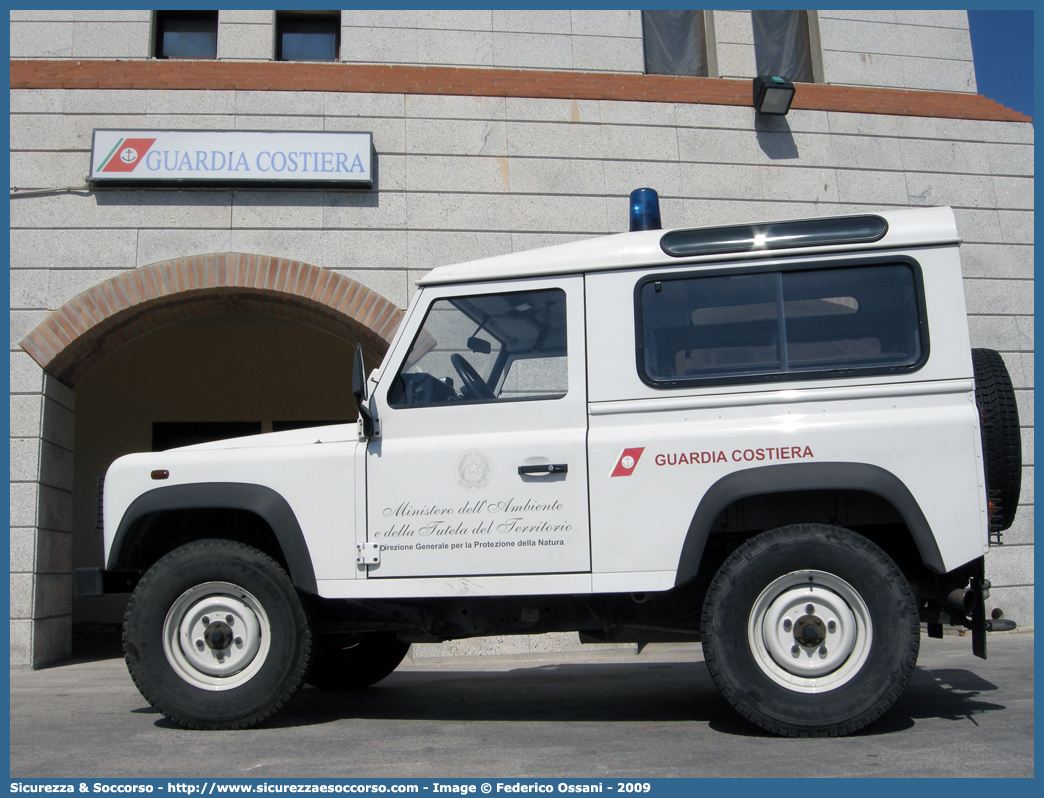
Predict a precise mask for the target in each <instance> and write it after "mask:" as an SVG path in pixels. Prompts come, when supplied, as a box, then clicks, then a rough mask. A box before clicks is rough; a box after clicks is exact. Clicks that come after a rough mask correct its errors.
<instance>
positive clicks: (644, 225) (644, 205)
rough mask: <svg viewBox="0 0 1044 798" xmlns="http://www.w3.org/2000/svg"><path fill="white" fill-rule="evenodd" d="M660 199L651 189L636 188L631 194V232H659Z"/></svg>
mask: <svg viewBox="0 0 1044 798" xmlns="http://www.w3.org/2000/svg"><path fill="white" fill-rule="evenodd" d="M660 227H661V225H660V198H659V196H657V194H656V191H655V190H654V189H651V188H636V189H635V190H634V191H632V192H631V232H632V233H633V232H635V231H636V230H659V229H660Z"/></svg>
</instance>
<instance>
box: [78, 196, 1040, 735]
mask: <svg viewBox="0 0 1044 798" xmlns="http://www.w3.org/2000/svg"><path fill="white" fill-rule="evenodd" d="M650 202H652V203H653V204H648V203H650ZM654 203H655V192H652V191H651V190H649V189H639V190H638V191H637V192H635V194H634V195H632V212H633V216H632V232H628V233H623V234H620V235H611V236H606V237H603V238H599V239H593V240H585V241H579V242H576V243H571V244H565V245H562V246H554V247H550V248H547V249H541V250H536V251H532V252H522V253H513V254H509V255H504V256H502V257H495V258H489V259H486V260H482V261H477V262H474V263H466V264H461V265H454V266H445V267H441V268H437V269H435V270H433V271H432V272H431V273H429V274H428V275H427V276H425V277H424V278H423V279H422V280H421V281H420V290H419V291H418V293H417V295H416V298H415V300H414V301H413V303H412V305H411V307H410V309H409V311H408V312H407V313H406V315H405V317H404V319H403V322H402V324H401V326H400V328H399V330H398V332H397V334H396V336H395V339H394V340H393V341H392V342H391V346H390V348H389V349H388V353H387V356H386V357H385V358H384V362H383V363H382V364H381V365H380V366H379V367H378V368H377V369H375V370H374V371H373V372H372V373H370V374H369V375H368V376H366V374H365V372H364V368H363V364H362V362H361V350H357V353H356V363H355V364H354V372H353V391H354V393H355V397H356V399H357V404H358V408H359V420H358V422H357V424H354V425H353V424H344V425H338V426H328V427H319V428H312V429H304V430H297V431H291V432H280V433H274V434H267V435H257V436H254V437H247V438H240V439H236V440H226V441H220V442H217V443H208V444H201V445H197V446H188V447H184V448H181V449H173V450H169V451H162V452H153V453H148V454H134V455H130V456H127V457H121V458H120V459H118V460H117V461H116V462H115V463H113V464H112V466H111V467H110V468H109V470H108V474H107V476H106V478H105V483H104V540H105V568H104V569H82V570H78V571H77V573H76V579H75V581H76V584H77V592H78V593H79V594H81V595H96V594H99V593H102V592H119V591H122V592H127V591H130V590H132V591H133V593H132V595H131V597H130V602H129V605H128V607H127V613H126V619H125V625H124V650H125V655H126V660H127V665H128V667H129V669H130V672H131V675H132V677H133V679H134V682H135V683H136V684H137V686H138V688H139V689H140V690H141V693H142V695H144V697H145V698H146V699H148V701H149V702H150V703H152V704H153V705H154V706H156V707H157V708H158V709H159V710H160V711H161V712H163V714H165V715H166V716H167V717H168V718H170V719H171V720H173V721H174V722H176V723H179V724H181V725H183V726H188V727H193V728H208V729H226V728H242V727H246V726H251V725H253V724H256V723H258V722H260V721H262V720H264V719H265V718H267V717H269V716H270V715H272V714H273V713H274V712H276V711H277V710H278V709H279V708H280V707H281V706H282V705H283V704H284V703H285V702H286V701H287V700H288V699H290V697H291V696H293V695H294V694H295V692H296V691H297V690H298V689H299V688H300V687H301V686H302V685H303V684H305V683H306V682H308V683H311V684H313V685H315V686H317V687H321V688H359V687H364V686H366V685H369V684H372V683H374V682H376V681H378V680H380V679H382V678H384V677H385V676H387V675H388V674H390V673H391V672H392V671H393V670H394V669H395V667H396V666H397V665H398V663H399V662H400V661H401V660H402V659H403V657H404V656H405V654H406V651H407V649H408V647H409V645H410V643H413V642H435V641H444V640H450V639H454V638H465V637H472V636H480V635H507V634H535V633H542V632H550V631H578V632H579V633H580V635H581V639H582V640H584V641H585V642H612V641H628V642H637V643H640V644H644V643H648V642H657V641H686V640H688V641H701V642H702V645H703V652H704V657H705V660H706V663H707V667H708V668H709V670H710V674H711V676H712V677H713V679H714V681H715V683H716V684H717V686H718V687H719V689H720V690H721V691H722V693H723V694H724V695H725V697H726V698H727V699H728V700H729V701H730V702H731V703H732V704H733V705H734V706H735V708H736V709H737V710H738V711H739V712H740V713H742V714H743V715H744V716H745V717H747V718H749V719H750V720H751V721H753V722H754V723H756V724H758V725H759V726H761V727H763V728H765V729H769V730H771V731H774V732H777V733H780V734H784V735H838V734H845V733H847V732H851V731H853V730H855V729H859V728H861V727H863V726H865V725H866V724H868V723H870V722H871V721H873V720H874V719H876V718H877V717H879V716H880V715H881V714H882V713H883V712H884V711H885V710H886V709H888V707H889V706H891V704H892V703H893V702H894V701H895V700H896V698H897V697H898V695H899V693H900V691H901V690H902V688H903V686H904V685H905V684H906V683H907V681H908V680H909V678H910V675H911V673H912V671H913V668H914V665H915V663H916V660H917V653H918V646H919V637H920V634H921V624H922V623H925V624H926V630H927V634H928V635H929V636H934V637H940V636H942V633H943V626H944V625H946V624H953V625H956V626H959V627H962V628H970V629H971V630H972V646H973V650H974V653H976V654H977V655H979V656H983V657H985V655H986V632H987V631H989V630H991V629H1000V628H1004V629H1010V628H1013V627H1014V624H1013V623H1012V622H1011V621H1008V620H991V619H987V618H986V615H985V605H984V599H985V598H986V597H987V596H988V588H989V582H988V581H986V580H985V579H984V555H985V554H986V552H987V550H988V548H989V546H990V544H991V543H999V542H1000V533H1001V531H1002V530H1004V529H1006V528H1007V527H1008V526H1010V524H1011V523H1012V520H1013V517H1014V514H1015V509H1016V505H1017V504H1018V496H1019V489H1020V469H1021V456H1020V438H1019V423H1018V415H1017V411H1016V407H1015V400H1014V394H1013V392H1012V388H1011V382H1010V380H1009V378H1008V375H1007V372H1006V371H1005V369H1004V365H1003V362H1002V360H1001V358H1000V356H999V355H998V354H997V353H996V352H992V351H988V350H975V351H973V350H972V349H971V347H970V343H969V334H968V324H967V320H966V315H965V304H964V293H963V288H962V283H961V265H960V259H959V252H958V244H959V239H958V237H957V230H956V225H955V222H954V217H953V214H952V212H951V211H950V210H949V209H948V208H930V209H916V210H898V211H887V212H883V213H878V214H872V215H870V214H864V215H859V216H846V217H836V218H825V219H804V220H800V221H787V222H773V223H767V224H752V225H742V226H729V227H715V228H702V229H681V230H669V231H663V230H660V229H658V228H659V218H658V217H659V211H658V207H656V206H655V204H654ZM636 228H637V230H635V229H636Z"/></svg>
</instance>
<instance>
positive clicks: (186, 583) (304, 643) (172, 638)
mask: <svg viewBox="0 0 1044 798" xmlns="http://www.w3.org/2000/svg"><path fill="white" fill-rule="evenodd" d="M230 618H231V620H229V619H230ZM123 652H124V658H125V659H126V661H127V668H128V670H130V674H131V677H132V678H133V679H134V683H135V684H136V685H137V687H138V690H140V691H141V694H142V695H143V696H144V697H145V699H146V700H147V701H148V702H149V703H150V704H152V705H153V706H154V707H156V709H158V710H159V711H160V712H162V713H163V714H164V715H166V716H167V717H168V718H169V719H170V720H172V721H173V722H174V723H177V724H178V725H180V726H185V727H187V728H190V729H243V728H247V727H250V726H254V725H256V724H258V723H260V722H261V721H263V720H265V719H266V718H268V717H269V716H271V715H272V714H273V713H275V712H276V711H277V710H278V709H279V708H280V707H282V706H283V705H284V704H285V703H286V702H287V701H288V700H289V699H290V698H291V696H293V695H294V693H296V692H297V690H298V689H300V687H301V686H302V685H303V684H304V679H305V674H306V673H307V671H308V666H309V664H310V657H311V652H312V631H311V626H310V622H309V618H308V615H307V614H306V612H305V609H304V606H303V604H302V603H301V599H300V597H299V596H298V594H297V591H296V589H295V588H294V586H293V583H292V582H291V581H290V578H289V577H288V576H287V575H286V572H285V571H284V570H283V569H282V568H281V567H280V566H279V564H278V563H276V562H275V560H273V559H272V558H271V557H269V556H268V555H266V554H263V553H262V552H260V551H258V550H256V549H253V548H250V547H249V546H245V545H243V544H241V543H233V542H230V541H224V540H201V541H197V542H194V543H189V544H186V545H184V546H181V547H180V548H178V549H175V550H174V551H172V552H171V553H170V554H167V555H166V556H165V557H163V558H162V559H160V560H159V561H158V562H156V564H155V565H153V566H152V567H151V568H150V569H149V570H148V572H147V573H146V574H145V576H143V577H142V579H141V581H140V582H139V583H138V586H137V587H136V588H135V590H134V592H133V593H132V594H131V598H130V602H129V603H128V605H127V613H126V616H125V618H124V625H123Z"/></svg>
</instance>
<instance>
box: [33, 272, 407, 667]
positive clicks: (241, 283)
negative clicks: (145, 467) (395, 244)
mask: <svg viewBox="0 0 1044 798" xmlns="http://www.w3.org/2000/svg"><path fill="white" fill-rule="evenodd" d="M401 317H402V311H401V310H400V309H399V308H397V307H396V306H395V305H394V304H393V303H391V302H390V301H388V300H387V299H385V298H384V297H382V296H380V295H379V294H377V293H376V292H374V291H372V290H370V289H369V288H367V287H365V286H363V285H362V284H360V283H358V282H356V281H354V280H351V279H349V278H346V277H344V276H342V275H339V274H337V273H336V272H332V271H330V270H327V269H321V268H318V267H315V266H311V265H309V264H305V263H300V262H297V261H289V260H285V259H278V258H271V257H264V256H258V255H245V254H240V253H222V254H216V255H200V256H196V257H191V258H182V259H178V260H174V261H165V262H163V263H157V264H152V265H149V266H144V267H141V268H139V269H135V270H133V271H128V272H125V273H122V274H120V275H118V276H116V277H113V278H112V279H110V280H107V281H105V282H103V283H101V284H99V285H97V286H94V287H93V288H91V289H88V290H87V291H85V292H84V293H82V294H80V295H79V296H77V297H76V298H74V299H73V300H71V301H69V302H68V303H66V304H65V305H64V306H63V307H62V308H59V309H58V310H56V311H54V312H52V313H51V314H49V315H48V316H47V318H46V319H44V321H43V322H42V323H41V324H40V325H38V326H37V327H36V328H35V329H34V330H33V331H32V332H31V333H30V334H29V335H28V336H26V338H25V340H24V341H23V342H22V348H23V349H25V351H26V352H28V353H29V354H30V355H31V356H32V357H33V358H34V359H35V360H36V362H37V363H38V364H39V365H40V366H41V367H42V368H43V370H44V372H45V373H46V374H47V375H49V376H50V377H51V378H53V379H55V380H58V381H60V382H61V383H62V384H63V385H65V386H67V387H68V388H71V389H73V392H74V397H75V405H74V407H75V410H74V411H73V413H72V418H71V419H70V418H69V416H70V412H69V410H70V408H69V407H68V404H69V403H66V405H67V406H66V407H64V408H58V407H57V406H55V408H54V411H53V412H55V413H59V412H60V413H61V414H62V416H63V418H62V422H63V423H64V424H65V426H69V425H71V426H72V430H70V431H69V432H67V433H66V434H65V439H66V441H67V443H66V444H65V446H64V448H63V447H54V446H49V445H43V446H42V447H41V454H40V474H41V486H42V485H43V483H44V482H50V483H54V482H55V481H56V480H55V479H54V478H52V477H50V476H46V475H53V474H58V473H60V474H67V475H68V476H67V477H59V479H58V480H57V481H58V482H61V481H62V480H63V479H67V480H68V482H69V483H71V484H68V485H67V486H66V485H54V484H51V485H49V486H48V491H47V495H48V502H49V505H50V508H49V511H48V513H46V514H45V513H44V512H42V507H41V512H40V513H38V517H40V518H41V519H42V518H43V517H44V516H45V515H49V516H50V517H55V516H56V515H57V516H60V517H62V518H65V519H68V522H67V523H66V527H67V528H68V529H69V531H68V532H65V531H61V530H59V531H55V530H53V529H45V528H44V525H43V524H41V526H40V528H38V530H37V537H38V541H43V540H44V539H45V538H46V540H47V541H48V542H47V543H46V544H41V543H39V542H38V546H37V547H38V548H48V549H50V550H53V551H56V552H58V553H57V555H52V556H51V557H50V558H49V563H48V564H46V566H41V567H40V568H37V572H36V573H34V574H33V578H32V580H31V582H32V590H33V596H34V599H33V600H32V602H31V604H32V618H31V619H30V620H31V621H32V623H33V627H34V628H35V627H37V626H39V627H41V629H43V628H44V626H46V632H41V633H39V634H36V635H33V640H32V642H31V645H30V648H31V650H32V654H31V658H32V659H31V662H29V663H25V664H36V665H39V664H43V663H45V662H49V661H54V660H55V659H60V658H62V657H63V656H67V655H68V653H69V650H70V645H71V630H72V624H73V623H92V622H100V623H107V622H115V621H118V620H119V618H120V617H121V616H122V606H123V604H124V603H125V598H121V597H102V598H100V599H99V598H96V599H82V600H77V601H75V602H73V603H71V604H70V603H69V599H68V592H69V588H68V587H65V588H64V590H65V593H66V595H65V596H64V603H62V602H61V601H60V600H58V599H50V600H48V599H44V600H43V601H41V600H40V598H39V596H40V595H41V591H40V590H38V589H37V587H36V583H38V582H39V583H41V584H44V583H47V584H52V590H51V592H54V590H53V584H54V577H55V576H56V572H57V575H58V576H60V575H61V574H65V575H68V574H71V571H72V569H73V568H74V567H81V566H89V565H100V564H102V563H101V557H102V550H101V547H102V541H101V530H100V529H98V528H97V523H96V494H97V479H98V478H99V477H100V476H102V475H103V474H104V471H105V469H106V468H107V467H108V465H109V463H111V462H112V460H113V459H115V458H116V457H118V456H120V455H121V454H125V453H127V452H130V451H142V450H148V449H150V448H167V447H168V446H170V445H179V444H182V443H188V442H192V441H193V440H199V439H202V438H201V436H202V437H230V436H232V435H236V434H249V433H252V432H267V431H271V430H278V429H286V428H290V427H293V426H303V425H308V424H314V423H322V422H330V421H342V420H350V419H352V418H354V416H355V411H354V403H353V401H352V398H351V392H350V366H351V358H352V350H353V349H354V346H355V344H356V343H360V344H361V345H362V347H363V351H364V354H365V356H366V360H367V363H369V364H375V363H377V362H378V361H379V360H380V359H381V357H383V354H384V352H385V350H386V349H387V345H388V341H389V340H390V338H391V336H392V335H393V333H394V331H395V329H396V328H397V326H398V323H399V321H400V319H401ZM52 404H53V403H52ZM46 405H47V403H46V402H45V406H46ZM44 412H45V418H44V421H43V425H42V427H43V430H44V433H43V434H44V436H46V430H47V427H48V422H47V418H46V413H47V411H46V409H45V411H44ZM73 454H74V456H71V455H73ZM59 461H61V462H59ZM67 461H71V464H70V462H67ZM41 495H42V493H41ZM42 501H43V500H42V499H41V502H42ZM56 502H57V503H58V504H59V505H64V506H61V507H59V508H58V510H57V513H56V511H55V507H54V505H55V503H56ZM63 536H64V537H63ZM56 540H57V541H58V542H57V544H56V543H55V541H56ZM38 562H39V558H38ZM41 569H44V570H41ZM23 581H25V580H23ZM62 584H64V585H68V584H69V580H68V578H67V576H66V578H65V580H64V582H62ZM60 591H61V588H59V591H58V592H60ZM44 592H46V591H44ZM48 604H49V605H50V606H46V605H48ZM56 612H57V613H58V614H57V615H56ZM62 629H64V630H66V631H65V632H64V633H62V631H61V630H62ZM12 656H14V655H12Z"/></svg>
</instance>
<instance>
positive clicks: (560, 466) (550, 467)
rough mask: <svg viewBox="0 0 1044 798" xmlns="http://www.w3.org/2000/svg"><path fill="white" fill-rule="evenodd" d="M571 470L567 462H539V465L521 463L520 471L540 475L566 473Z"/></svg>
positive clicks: (535, 475)
mask: <svg viewBox="0 0 1044 798" xmlns="http://www.w3.org/2000/svg"><path fill="white" fill-rule="evenodd" d="M568 471H569V465H568V464H567V463H539V464H537V465H520V466H519V467H518V473H519V474H520V475H523V476H531V477H539V476H543V475H544V474H565V473H567V472H568Z"/></svg>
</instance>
